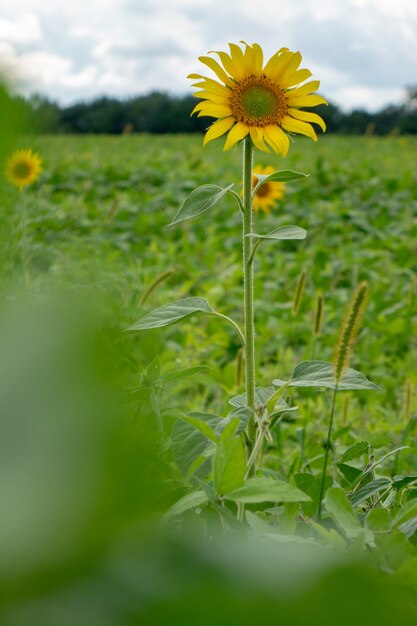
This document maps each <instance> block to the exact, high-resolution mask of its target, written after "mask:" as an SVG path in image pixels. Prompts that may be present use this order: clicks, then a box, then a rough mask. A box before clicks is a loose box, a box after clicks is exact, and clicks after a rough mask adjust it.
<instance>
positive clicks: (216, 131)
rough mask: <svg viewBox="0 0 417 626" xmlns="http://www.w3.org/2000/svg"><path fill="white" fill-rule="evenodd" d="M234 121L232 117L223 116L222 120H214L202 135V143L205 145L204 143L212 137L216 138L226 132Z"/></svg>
mask: <svg viewBox="0 0 417 626" xmlns="http://www.w3.org/2000/svg"><path fill="white" fill-rule="evenodd" d="M234 123H235V118H234V117H225V118H224V119H222V120H218V121H217V122H214V123H213V124H212V125H211V126H210V128H209V129H208V131H207V132H206V134H205V135H204V142H203V145H204V146H205V145H206V144H208V142H209V141H212V140H213V139H217V137H220V136H221V135H224V133H226V132H227V131H228V130H229V129H230V128H231V127H232V126H233V124H234Z"/></svg>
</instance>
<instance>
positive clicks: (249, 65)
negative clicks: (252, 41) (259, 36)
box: [242, 41, 256, 76]
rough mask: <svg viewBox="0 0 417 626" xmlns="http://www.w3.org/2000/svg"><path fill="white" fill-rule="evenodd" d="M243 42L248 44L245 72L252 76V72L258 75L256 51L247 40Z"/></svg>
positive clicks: (245, 55)
mask: <svg viewBox="0 0 417 626" xmlns="http://www.w3.org/2000/svg"><path fill="white" fill-rule="evenodd" d="M242 43H243V44H244V45H245V46H246V48H245V53H244V69H245V74H246V75H247V76H250V75H251V74H255V75H256V59H255V51H254V49H253V48H252V46H250V45H249V44H248V43H246V41H242Z"/></svg>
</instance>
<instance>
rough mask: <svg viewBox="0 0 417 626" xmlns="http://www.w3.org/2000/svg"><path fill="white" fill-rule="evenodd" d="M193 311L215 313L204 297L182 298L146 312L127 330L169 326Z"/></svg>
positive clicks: (193, 312) (207, 313)
mask: <svg viewBox="0 0 417 626" xmlns="http://www.w3.org/2000/svg"><path fill="white" fill-rule="evenodd" d="M195 313H205V314H206V315H215V311H214V310H213V309H212V308H211V306H210V305H209V303H208V302H207V300H205V299H204V298H184V299H183V300H177V301H176V302H172V303H171V304H166V305H164V306H161V307H159V308H158V309H154V310H153V311H150V312H149V313H146V315H144V316H143V317H141V318H140V319H139V320H138V321H137V322H136V324H133V326H131V327H130V328H128V330H149V329H151V328H161V327H162V326H170V325H171V324H176V323H177V322H179V321H180V320H183V319H185V318H186V317H189V316H190V315H194V314H195Z"/></svg>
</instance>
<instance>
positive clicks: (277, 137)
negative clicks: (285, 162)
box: [263, 125, 290, 157]
mask: <svg viewBox="0 0 417 626" xmlns="http://www.w3.org/2000/svg"><path fill="white" fill-rule="evenodd" d="M263 130H264V137H265V139H266V141H267V142H268V143H269V145H270V146H271V147H272V148H273V149H274V150H275V152H278V153H280V154H282V156H283V157H285V156H286V155H287V153H288V150H289V147H290V140H289V139H288V136H287V135H286V134H285V133H284V131H283V130H282V129H281V128H279V126H273V125H271V126H265V127H264V129H263Z"/></svg>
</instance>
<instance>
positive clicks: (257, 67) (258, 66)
mask: <svg viewBox="0 0 417 626" xmlns="http://www.w3.org/2000/svg"><path fill="white" fill-rule="evenodd" d="M252 50H253V64H254V74H255V76H260V75H261V74H262V67H263V64H264V53H263V50H262V48H261V46H260V45H259V44H257V43H254V44H252Z"/></svg>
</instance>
